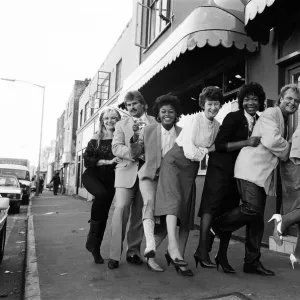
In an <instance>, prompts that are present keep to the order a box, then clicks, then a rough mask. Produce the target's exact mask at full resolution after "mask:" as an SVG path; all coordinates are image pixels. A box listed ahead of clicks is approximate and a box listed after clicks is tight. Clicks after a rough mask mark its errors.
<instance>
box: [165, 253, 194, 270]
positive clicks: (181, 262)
mask: <svg viewBox="0 0 300 300" xmlns="http://www.w3.org/2000/svg"><path fill="white" fill-rule="evenodd" d="M165 258H166V261H167V264H168V266H169V265H170V264H172V265H173V266H175V268H176V267H186V266H187V265H188V263H187V262H186V261H185V260H183V259H178V258H175V259H172V258H171V256H170V254H169V251H168V250H167V252H166V254H165Z"/></svg>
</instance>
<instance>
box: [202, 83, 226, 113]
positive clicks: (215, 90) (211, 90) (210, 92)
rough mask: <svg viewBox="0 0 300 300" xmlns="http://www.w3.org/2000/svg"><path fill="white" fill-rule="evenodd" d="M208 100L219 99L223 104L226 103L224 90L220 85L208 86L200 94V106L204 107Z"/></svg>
mask: <svg viewBox="0 0 300 300" xmlns="http://www.w3.org/2000/svg"><path fill="white" fill-rule="evenodd" d="M206 100H209V101H219V102H220V104H221V106H222V105H223V104H224V97H223V91H222V89H221V88H219V87H218V86H207V87H205V88H204V89H203V90H202V92H201V93H200V95H199V106H200V108H201V109H203V108H204V106H205V102H206Z"/></svg>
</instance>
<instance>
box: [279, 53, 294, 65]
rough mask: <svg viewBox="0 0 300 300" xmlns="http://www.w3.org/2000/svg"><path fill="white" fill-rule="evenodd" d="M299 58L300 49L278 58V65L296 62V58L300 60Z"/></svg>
mask: <svg viewBox="0 0 300 300" xmlns="http://www.w3.org/2000/svg"><path fill="white" fill-rule="evenodd" d="M299 58H300V51H295V52H293V53H291V54H289V55H286V56H283V57H282V58H279V59H277V60H276V65H278V66H285V65H287V64H290V63H292V62H294V61H295V60H298V59H299Z"/></svg>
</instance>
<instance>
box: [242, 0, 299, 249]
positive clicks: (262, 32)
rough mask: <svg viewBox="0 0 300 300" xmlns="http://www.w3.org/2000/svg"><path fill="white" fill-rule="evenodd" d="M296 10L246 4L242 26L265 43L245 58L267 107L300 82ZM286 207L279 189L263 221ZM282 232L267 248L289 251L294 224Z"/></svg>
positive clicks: (287, 5)
mask: <svg viewBox="0 0 300 300" xmlns="http://www.w3.org/2000/svg"><path fill="white" fill-rule="evenodd" d="M299 13H300V1H297V0H290V1H284V0H248V1H247V5H246V7H245V24H246V26H245V29H246V31H247V33H248V34H249V36H250V37H251V38H252V39H253V40H255V41H258V42H259V43H260V44H262V45H264V46H261V47H260V51H259V54H258V55H257V54H254V55H253V56H252V57H251V59H250V60H249V61H248V70H249V78H250V79H251V80H256V81H258V82H260V83H261V84H262V86H263V87H264V88H265V91H266V93H267V96H268V104H269V105H270V106H272V105H274V104H275V102H276V100H277V99H278V94H279V91H280V88H281V87H282V86H284V85H285V84H289V83H296V84H300V19H299ZM299 113H300V112H299V111H298V112H296V113H295V114H294V115H293V116H291V117H290V119H289V128H288V132H289V136H292V134H293V132H294V131H295V129H296V128H297V126H298V124H299ZM291 201H292V200H291ZM285 206H289V203H286V202H283V201H282V193H281V189H280V188H279V190H278V193H277V197H276V198H275V199H274V198H273V199H269V201H268V205H267V208H266V220H267V219H268V218H269V217H270V216H271V215H272V214H273V213H274V212H275V211H276V212H277V213H280V212H284V211H285ZM266 233H269V235H271V234H272V226H271V225H269V224H267V226H266ZM285 234H286V237H285V239H284V240H285V242H284V244H283V246H282V247H278V246H276V245H275V244H274V242H273V241H272V240H271V239H270V248H271V249H273V250H276V251H280V252H287V253H289V252H291V249H292V248H293V247H294V242H295V239H296V238H295V236H296V228H295V226H292V227H291V228H289V229H288V230H287V232H285ZM265 235H266V234H265Z"/></svg>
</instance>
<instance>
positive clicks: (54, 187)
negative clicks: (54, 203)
mask: <svg viewBox="0 0 300 300" xmlns="http://www.w3.org/2000/svg"><path fill="white" fill-rule="evenodd" d="M58 186H59V184H53V194H54V195H57V192H58Z"/></svg>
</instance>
